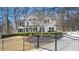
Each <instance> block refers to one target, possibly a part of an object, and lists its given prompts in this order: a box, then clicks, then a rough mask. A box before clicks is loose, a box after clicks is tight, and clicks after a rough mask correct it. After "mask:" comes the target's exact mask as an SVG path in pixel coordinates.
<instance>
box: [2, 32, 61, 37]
mask: <svg viewBox="0 0 79 59" xmlns="http://www.w3.org/2000/svg"><path fill="white" fill-rule="evenodd" d="M29 35H32V36H38V35H39V36H41V35H43V36H50V35H53V36H55V35H58V36H62V32H43V33H41V32H26V33H13V34H3V35H1V38H7V37H13V36H29Z"/></svg>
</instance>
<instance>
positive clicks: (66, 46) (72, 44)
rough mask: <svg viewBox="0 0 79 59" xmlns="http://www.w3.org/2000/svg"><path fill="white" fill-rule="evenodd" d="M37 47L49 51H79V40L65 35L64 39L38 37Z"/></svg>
mask: <svg viewBox="0 0 79 59" xmlns="http://www.w3.org/2000/svg"><path fill="white" fill-rule="evenodd" d="M37 47H38V48H41V49H43V50H49V51H79V38H78V37H75V36H70V35H68V34H63V36H62V37H58V36H57V35H56V34H55V37H52V36H40V37H39V36H37Z"/></svg>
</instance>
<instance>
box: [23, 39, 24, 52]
mask: <svg viewBox="0 0 79 59" xmlns="http://www.w3.org/2000/svg"><path fill="white" fill-rule="evenodd" d="M23 51H24V37H23Z"/></svg>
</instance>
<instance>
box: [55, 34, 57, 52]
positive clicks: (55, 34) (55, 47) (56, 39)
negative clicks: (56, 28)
mask: <svg viewBox="0 0 79 59" xmlns="http://www.w3.org/2000/svg"><path fill="white" fill-rule="evenodd" d="M55 51H57V33H56V34H55Z"/></svg>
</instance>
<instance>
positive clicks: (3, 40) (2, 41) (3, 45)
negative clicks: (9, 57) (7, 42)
mask: <svg viewBox="0 0 79 59" xmlns="http://www.w3.org/2000/svg"><path fill="white" fill-rule="evenodd" d="M2 51H4V40H3V39H2Z"/></svg>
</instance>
